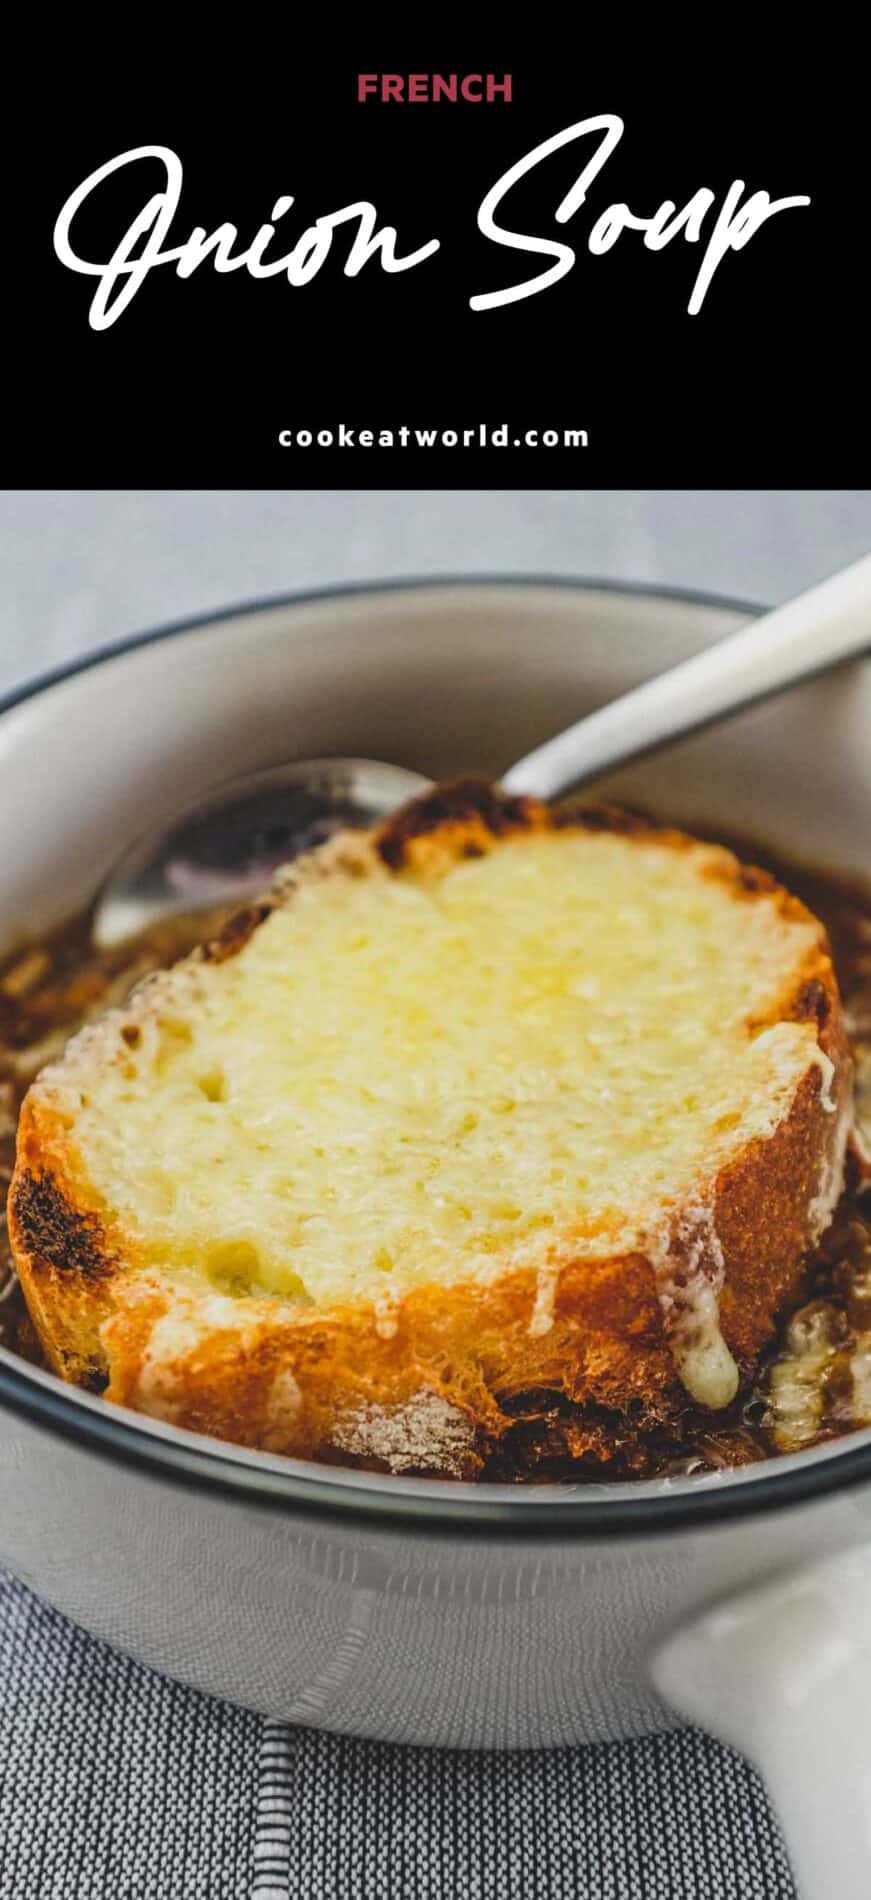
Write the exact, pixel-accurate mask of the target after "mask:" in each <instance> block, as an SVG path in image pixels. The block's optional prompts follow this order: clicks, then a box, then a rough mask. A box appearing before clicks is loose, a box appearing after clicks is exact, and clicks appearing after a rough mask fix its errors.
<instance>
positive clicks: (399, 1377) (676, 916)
mask: <svg viewBox="0 0 871 1900" xmlns="http://www.w3.org/2000/svg"><path fill="white" fill-rule="evenodd" d="M789 885H790V888H789V890H788V889H787V888H786V887H785V886H784V884H782V883H781V882H779V881H778V879H777V878H776V877H775V876H773V875H772V874H771V872H770V871H767V870H760V869H758V868H754V867H752V866H748V865H747V864H745V863H744V862H742V860H741V858H740V857H737V856H735V855H733V854H732V853H731V852H730V851H727V850H725V849H724V848H723V847H721V846H718V845H711V844H707V843H703V842H701V841H699V840H697V839H692V838H689V837H688V836H686V835H684V834H682V833H679V832H676V831H674V830H669V829H663V828H658V827H656V826H654V825H653V824H651V823H649V822H648V821H646V820H642V819H639V818H636V817H633V816H630V815H629V814H627V813H625V812H617V811H614V810H611V809H601V808H580V809H572V808H567V809H559V810H557V811H550V810H548V809H546V808H545V807H543V806H540V805H538V804H537V803H536V802H535V801H532V800H528V799H522V800H518V799H508V798H505V797H504V796H502V795H500V794H498V793H494V792H493V791H492V789H490V788H488V787H486V786H483V785H480V784H476V783H473V782H469V783H464V784H462V785H459V786H455V787H449V788H438V789H437V790H436V791H435V792H434V793H432V794H430V795H428V796H427V797H425V798H424V799H423V800H419V801H416V802H415V803H414V804H413V805H411V806H409V807H407V808H406V809H405V810H404V811H403V812H401V813H400V814H398V815H397V817H395V818H393V819H391V820H389V821H387V822H386V824H384V825H383V826H381V827H380V828H379V829H378V830H377V831H375V832H373V833H365V834H359V833H358V834H352V833H348V832H339V833H337V835H336V836H335V837H333V838H332V839H331V840H330V841H329V842H327V843H326V844H324V845H322V846H320V847H319V848H318V849H317V850H315V851H309V852H307V853H305V854H304V855H303V856H301V857H299V858H297V859H296V860H295V861H294V862H293V863H292V864H290V865H289V866H288V867H286V868H285V869H284V870H283V871H281V872H279V874H278V876H277V878H276V880H275V883H274V885H273V886H272V888H271V890H270V892H269V893H268V895H267V897H266V898H265V899H264V900H263V902H262V903H258V904H256V905H254V906H252V907H249V908H248V909H247V910H245V911H243V912H237V913H235V914H233V915H231V916H229V917H228V916H225V917H223V918H217V917H212V918H211V919H209V920H204V919H203V918H202V917H200V918H187V919H183V920H181V921H179V920H177V919H176V920H174V921H173V922H172V923H167V924H165V925H163V926H162V927H161V928H160V929H159V930H156V931H154V932H152V933H150V934H149V936H148V937H147V938H144V939H142V940H140V941H139V942H138V943H137V944H136V945H135V946H133V947H132V948H131V947H130V946H127V948H126V950H124V951H121V952H117V951H116V952H114V953H111V954H110V955H107V956H106V955H104V956H97V955H96V954H95V952H94V951H93V949H92V948H91V947H90V945H89V939H88V931H87V922H86V920H85V921H84V922H83V923H81V924H79V925H77V926H73V927H71V928H70V929H69V930H67V931H66V932H62V933H60V934H58V935H57V936H56V937H54V938H52V939H51V940H50V941H48V942H46V943H45V944H43V945H34V946H32V947H31V948H30V949H29V950H27V951H26V952H24V953H23V954H19V955H18V956H17V957H16V958H13V959H11V960H10V961H9V962H8V963H7V966H6V969H5V973H4V974H3V975H2V977H0V1005H2V1025H0V1026H2V1032H3V1051H2V1074H3V1078H4V1079H3V1088H4V1101H5V1108H6V1122H5V1125H4V1131H3V1142H4V1164H5V1168H6V1172H7V1175H9V1174H11V1173H12V1169H13V1148H14V1141H15V1126H16V1120H18V1123H19V1126H18V1147H17V1163H16V1164H15V1167H14V1178H13V1180H12V1187H11V1194H10V1203H9V1220H10V1235H11V1247H12V1256H13V1257H14V1261H15V1265H16V1266H17V1269H18V1274H19V1276H20V1286H19V1284H18V1282H17V1281H16V1278H15V1275H14V1270H13V1265H12V1257H10V1260H9V1263H8V1266H7V1274H8V1280H7V1287H6V1295H5V1299H4V1303H3V1305H2V1306H0V1313H2V1315H3V1323H4V1327H5V1339H6V1342H7V1343H9V1344H11V1345H12V1346H13V1347H15V1348H17V1349H18V1350H20V1351H23V1352H26V1353H29V1354H36V1353H44V1354H45V1356H46V1358H47V1360H48V1363H49V1364H50V1365H51V1366H52V1367H53V1368H54V1369H55V1370H57V1371H58V1372H60V1373H61V1374H62V1376H64V1377H65V1378H67V1379H71V1380H74V1381H76V1382H78V1383H82V1384H85V1385H87V1386H89V1387H91V1388H92V1389H96V1390H100V1391H105V1392H106V1396H107V1398H108V1399H110V1400H114V1401H117V1402H120V1403H122V1404H126V1405H129V1406H132V1407H134V1408H135V1409H138V1410H140V1411H142V1412H145V1413H149V1414H151V1415H152V1416H156V1417H159V1418H163V1419H167V1420H169V1421H171V1422H173V1423H176V1424H180V1425H183V1426H187V1427H190V1428H193V1429H197V1430H203V1431H207V1432H211V1433H213V1434H215V1435H217V1436H219V1437H224V1438H229V1439H233V1440H236V1441H237V1442H240V1443H244V1444H248V1445H252V1446H255V1447H260V1448H263V1449H266V1450H271V1451H278V1452H284V1453H288V1454H292V1455H296V1456H303V1457H312V1458H318V1459H322V1460H328V1461H330V1462H337V1463H351V1464H358V1465H364V1466H368V1467H372V1468H375V1469H383V1470H393V1471H405V1472H421V1473H427V1474H438V1475H443V1476H446V1477H451V1476H459V1477H475V1476H482V1477H486V1478H491V1479H492V1478H498V1479H506V1480H517V1479H523V1478H531V1477H535V1478H538V1479H541V1478H547V1477H552V1478H555V1479H559V1478H572V1479H577V1478H579V1477H583V1476H588V1477H592V1478H595V1477H599V1478H601V1477H608V1478H615V1477H619V1476H627V1477H632V1476H644V1475H651V1474H653V1473H658V1472H663V1471H677V1470H695V1469H709V1468H711V1467H712V1466H717V1465H727V1464H735V1463H742V1462H746V1461H747V1460H749V1459H753V1458H758V1457H762V1456H765V1455H766V1454H768V1453H770V1452H773V1451H777V1450H785V1449H793V1448H795V1447H797V1446H800V1445H804V1444H807V1443H811V1442H813V1441H814V1440H815V1439H817V1438H820V1437H824V1436H827V1435H830V1434H831V1433H833V1432H838V1431H843V1430H847V1429H849V1428H850V1427H852V1426H854V1425H856V1424H860V1423H864V1422H865V1421H866V1419H867V1420H868V1421H869V1422H871V1223H869V1221H868V1220H867V1219H866V1218H865V1217H864V1216H863V1213H862V1200H861V1188H862V1185H863V1180H864V1162H863V1158H862V1156H863V1149H862V1143H861V1138H859V1139H857V1136H856V1130H855V1127H854V1119H853V1071H854V1068H855V1071H856V1078H857V1081H858V1087H859V1094H860V1098H861V1096H862V1093H863V1091H864V1089H865V1088H866V1086H867V1076H868V1066H869V1049H871V907H869V906H868V905H867V904H865V903H864V902H863V900H862V899H861V898H860V897H859V896H857V895H856V894H851V893H845V892H844V891H842V890H841V889H840V888H839V887H837V886H836V885H834V884H830V883H827V882H826V881H825V880H810V881H808V880H807V879H802V878H800V877H798V876H797V875H795V874H790V876H789ZM799 889H800V892H801V894H800V895H799V894H798V893H799ZM201 937H203V938H204V942H203V943H202V944H200V943H199V939H200V938H201ZM832 951H834V964H833V957H832ZM836 971H837V974H836ZM143 979H145V980H143ZM70 1037H72V1040H71V1041H69V1040H68V1039H69V1038H70ZM850 1044H852V1048H851V1047H850ZM19 1111H20V1117H19ZM21 1289H23V1296H22V1290H21ZM25 1302H26V1303H25Z"/></svg>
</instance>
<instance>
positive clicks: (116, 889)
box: [93, 555, 871, 948]
mask: <svg viewBox="0 0 871 1900" xmlns="http://www.w3.org/2000/svg"><path fill="white" fill-rule="evenodd" d="M869 648H871V555H866V556H865V557H864V558H863V559H862V560H861V561H856V562H855V563H854V565H853V566H852V567H848V568H845V569H844V570H843V572H842V573H840V574H835V575H833V576H832V577H831V579H830V580H826V581H822V582H821V583H820V584H819V585H818V586H816V587H811V588H809V590H808V591H807V593H804V594H799V595H798V596H797V598H796V599H795V600H790V601H787V602H786V604H785V605H784V606H782V607H775V608H774V609H773V611H772V612H771V613H767V614H764V615H762V616H761V618H759V619H756V620H752V621H751V622H750V623H749V624H748V625H747V626H746V627H741V628H739V630H738V632H737V633H733V634H730V635H729V637H728V639H725V640H721V641H719V642H718V643H717V644H716V645H715V646H712V647H708V648H706V649H705V650H704V651H703V652H702V653H698V654H695V655H694V656H693V658H692V659H689V660H684V661H683V662H682V664H681V665H680V666H674V667H671V668H670V669H669V671H668V672H665V673H661V674H659V675H658V676H657V677H656V678H654V679H651V680H647V681H645V683H644V685H642V686H637V687H635V688H634V689H633V691H632V692H630V693H624V694H622V696H621V697H620V698H619V699H614V700H612V701H611V702H610V704H609V705H607V706H602V707H600V709H599V710H598V711H597V712H594V713H590V714H588V716H587V717H586V718H585V719H580V720H578V722H577V724H576V725H574V726H569V728H568V729H567V731H565V732H561V733H560V734H559V735H558V736H557V737H556V738H554V739H548V740H547V741H546V742H545V744H544V745H541V746H537V747H536V749H535V751H534V752H529V753H527V755H526V757H525V758H524V759H520V760H518V762H517V764H516V765H512V766H511V768H510V771H508V772H506V773H505V775H504V777H503V779H502V786H503V789H504V790H505V791H507V792H512V793H532V794H534V795H535V796H537V797H539V798H554V797H556V796H558V795H559V794H560V793H562V792H566V791H569V790H571V789H572V788H574V787H575V786H578V785H582V784H585V783H587V781H588V780H590V779H592V778H596V777H597V776H598V775H599V774H600V773H603V772H605V771H606V770H610V769H611V768H613V767H614V766H617V765H623V764H625V763H626V762H627V760H629V759H634V758H638V757H639V756H640V755H641V754H642V753H645V752H650V751H653V750H654V749H655V748H656V747H658V746H661V745H664V744H665V743H666V742H667V741H668V740H670V739H677V738H680V737H681V736H682V735H684V734H686V733H689V732H696V731H698V729H699V728H700V727H702V726H706V725H710V724H712V723H713V722H714V721H715V720H719V719H724V718H725V717H726V716H727V714H729V713H734V712H738V711H740V710H741V709H742V708H743V707H745V706H750V705H752V704H753V703H754V702H755V701H756V700H760V699H765V698H767V697H768V696H769V695H770V694H772V693H776V692H782V691H783V690H784V689H785V688H786V687H789V686H795V685H797V684H798V682H799V681H800V680H805V679H808V678H810V677H811V675H813V674H816V673H823V672H825V671H827V670H828V668H830V667H833V666H837V665H838V664H839V663H840V662H841V661H844V660H848V659H852V658H855V657H856V656H857V655H858V654H860V653H862V652H864V651H866V650H868V649H869ZM430 783H431V781H430V780H429V779H426V778H423V777H421V775H420V774H419V773H418V772H409V771H406V770H404V768H403V767H401V766H397V765H385V764H379V763H378V762H377V761H376V760H374V759H301V760H294V761H292V762H291V763H289V764H288V765H280V766H275V767H274V768H272V769H271V770H269V771H266V772H257V773H254V774H249V775H248V776H246V777H245V778H238V779H235V780H233V781H232V782H231V783H230V784H227V785H223V786H220V787H218V788H217V789H216V790H215V791H213V792H212V793H210V794H209V795H207V796H206V797H205V798H202V799H200V800H198V802H197V804H196V805H195V806H191V807H189V808H188V809H187V810H186V811H184V812H182V813H180V814H179V816H178V817H177V818H176V819H174V820H173V821H172V823H171V824H169V825H168V826H164V827H163V828H162V829H161V830H160V831H155V832H153V833H151V834H150V835H149V836H147V837H145V838H143V839H141V840H140V841H139V842H137V843H136V844H134V845H133V846H132V847H131V849H130V850H129V851H128V852H126V853H125V854H124V856H123V858H122V859H121V860H120V862H119V863H118V864H117V865H116V866H115V868H114V870H113V871H112V872H111V873H110V875H109V877H108V878H107V880H106V883H105V884H104V885H103V888H102V890H101V891H100V892H99V893H98V896H97V900H96V904H95V907H94V916H93V934H94V940H95V942H96V943H97V945H98V946H100V947H102V948H108V947H109V946H111V945H113V944H117V943H120V942H123V941H124V939H125V938H127V937H130V936H133V935H135V934H136V933H137V932H138V931H140V930H143V929H144V928H145V927H146V926H147V925H148V924H151V923H154V922H155V921H156V920H157V919H158V918H160V917H165V916H170V915H172V914H173V913H178V912H181V911H191V910H198V909H204V908H206V907H207V906H213V905H218V904H224V903H231V902H232V901H233V900H234V899H236V898H243V897H245V896H250V895H252V894H254V893H256V892H259V891H260V890H262V888H263V886H264V884H265V883H266V882H267V880H268V877H269V875H270V873H271V871H272V870H273V869H274V868H275V866H276V865H277V864H280V863H282V862H283V861H285V860H286V859H287V858H289V857H293V856H294V855H295V854H296V853H298V852H299V851H300V850H304V849H306V848H308V847H309V846H310V845H312V844H316V843H318V842H319V841H320V840H321V839H322V838H324V837H326V836H328V835H329V833H330V832H331V831H333V830H335V829H336V828H337V825H339V824H343V825H355V826H360V825H370V824H374V823H375V822H376V821H377V820H378V819H380V818H383V817H385V816H386V815H387V813H388V812H390V811H393V810H395V808H396V807H397V806H398V805H400V804H402V803H404V801H405V800H406V799H408V798H413V797H415V796H417V795H419V794H420V793H421V792H424V791H426V790H427V789H428V787H429V785H430Z"/></svg>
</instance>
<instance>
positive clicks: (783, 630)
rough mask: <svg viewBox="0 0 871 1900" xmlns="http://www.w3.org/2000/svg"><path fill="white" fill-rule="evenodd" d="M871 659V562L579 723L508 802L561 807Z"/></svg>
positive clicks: (525, 763) (514, 787)
mask: <svg viewBox="0 0 871 1900" xmlns="http://www.w3.org/2000/svg"><path fill="white" fill-rule="evenodd" d="M869 649H871V555H865V556H864V557H863V559H862V560H861V561H856V562H855V563H854V564H853V566H852V567H847V568H844V569H843V570H842V572H841V573H839V574H833V575H832V577H831V579H829V580H825V581H821V582H820V584H819V585H818V586H816V587H811V588H809V589H808V591H807V593H804V594H799V595H797V597H796V598H795V599H794V600H789V601H787V602H786V603H785V604H784V606H782V607H775V608H774V609H773V610H772V612H771V613H767V614H764V615H763V616H762V617H761V619H757V620H752V621H751V622H750V623H749V625H748V626H746V627H741V628H739V630H738V632H737V633H733V634H730V635H729V637H728V638H727V639H725V640H720V641H718V642H717V643H716V645H714V646H712V647H708V648H707V649H706V650H705V651H704V652H702V653H698V654H695V655H694V656H693V658H692V659H690V660H685V661H683V662H682V664H681V665H680V666H674V667H671V668H670V669H669V671H667V672H665V673H660V674H659V675H658V677H656V678H655V679H651V680H647V681H645V683H644V684H643V685H642V686H637V687H635V688H634V690H633V691H632V692H631V693H624V694H622V695H621V697H620V698H619V699H613V700H611V702H610V704H609V705H607V706H602V707H601V708H600V709H599V711H598V712H594V713H590V714H588V715H587V717H586V718H585V719H580V720H578V722H577V724H576V725H574V726H569V728H568V730H567V731H566V732H561V733H560V734H559V736H558V737H557V738H555V739H549V740H548V741H547V742H546V743H545V744H544V745H540V746H537V747H536V749H535V751H534V752H529V753H527V755H526V757H525V758H524V759H520V760H518V762H517V764H516V765H512V767H511V769H510V771H508V772H506V774H505V776H504V779H503V781H502V783H503V785H504V787H505V790H506V791H508V792H522V793H532V794H533V795H535V796H537V797H539V798H553V797H555V796H557V795H558V794H559V793H560V792H565V791H568V790H569V789H570V787H572V786H574V785H579V784H581V783H583V782H584V781H585V780H587V779H591V778H594V777H596V776H597V775H598V774H599V773H600V772H604V771H605V770H606V769H607V768H609V767H611V766H615V765H621V764H623V763H624V761H626V760H628V759H634V758H638V757H639V756H640V754H642V753H644V752H650V751H653V750H654V748H655V747H657V746H660V745H663V744H665V742H666V741H667V740H669V739H677V738H679V737H680V736H681V735H682V734H683V733H687V732H695V731H696V730H697V729H698V728H699V727H701V726H705V725H709V724H710V723H711V722H712V721H713V720H716V719H722V718H723V717H725V715H726V714H728V713H733V712H739V711H740V710H741V709H742V708H743V707H745V706H750V705H752V704H753V703H754V701H756V700H759V699H765V698H766V697H767V696H768V695H769V694H770V693H776V692H781V691H783V689H784V688H785V687H787V686H795V685H797V684H798V682H799V681H800V680H804V679H808V678H810V677H811V675H812V674H815V673H823V672H825V671H827V669H828V668H829V667H831V666H837V665H838V663H839V662H840V661H842V660H848V659H851V658H855V657H856V656H857V655H858V654H860V653H862V652H864V651H866V650H869Z"/></svg>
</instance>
